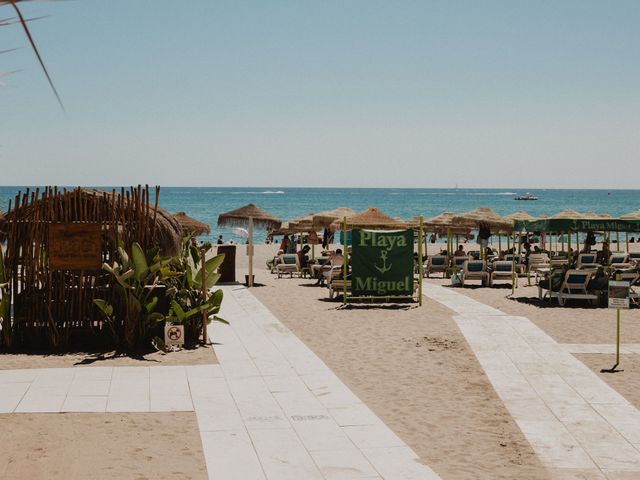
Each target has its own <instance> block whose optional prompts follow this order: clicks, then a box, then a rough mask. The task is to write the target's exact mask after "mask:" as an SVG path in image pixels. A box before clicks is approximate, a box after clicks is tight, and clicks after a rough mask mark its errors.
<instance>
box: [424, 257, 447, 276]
mask: <svg viewBox="0 0 640 480" xmlns="http://www.w3.org/2000/svg"><path fill="white" fill-rule="evenodd" d="M448 266H449V259H448V258H447V257H446V256H445V255H432V256H430V257H428V258H427V268H425V270H424V276H425V277H427V278H429V274H430V273H436V272H442V276H443V277H444V274H445V273H446V271H447V267H448Z"/></svg>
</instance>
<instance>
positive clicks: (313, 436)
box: [289, 414, 354, 452]
mask: <svg viewBox="0 0 640 480" xmlns="http://www.w3.org/2000/svg"><path fill="white" fill-rule="evenodd" d="M289 418H290V421H291V424H292V425H293V428H294V430H295V431H296V433H297V434H298V437H300V440H301V441H302V444H303V445H304V447H305V448H306V449H307V450H308V451H309V452H316V451H320V450H340V449H348V448H354V446H353V443H352V442H351V440H350V439H349V437H347V435H346V434H345V432H344V431H343V430H342V429H341V428H340V427H339V426H338V424H337V423H336V422H335V421H334V420H333V418H332V417H330V416H328V415H322V414H320V415H293V416H292V417H289Z"/></svg>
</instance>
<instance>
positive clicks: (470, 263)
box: [462, 260, 489, 286]
mask: <svg viewBox="0 0 640 480" xmlns="http://www.w3.org/2000/svg"><path fill="white" fill-rule="evenodd" d="M462 272H463V273H462V286H464V284H465V282H466V281H467V280H480V281H481V283H482V285H483V286H484V285H486V284H487V282H488V281H489V273H488V272H487V263H486V262H485V261H484V260H467V261H466V262H464V265H463V269H462Z"/></svg>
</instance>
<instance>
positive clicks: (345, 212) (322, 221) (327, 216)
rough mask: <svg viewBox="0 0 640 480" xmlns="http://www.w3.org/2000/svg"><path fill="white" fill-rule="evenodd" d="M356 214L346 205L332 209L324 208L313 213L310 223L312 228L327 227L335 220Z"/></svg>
mask: <svg viewBox="0 0 640 480" xmlns="http://www.w3.org/2000/svg"><path fill="white" fill-rule="evenodd" d="M355 214H356V212H355V210H352V209H351V208H347V207H338V208H334V209H333V210H324V211H322V212H319V213H316V214H315V215H313V219H312V223H313V227H314V228H329V225H331V224H332V223H333V222H335V221H336V220H340V219H344V218H345V217H352V216H354V215H355Z"/></svg>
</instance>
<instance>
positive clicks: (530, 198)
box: [514, 192, 538, 200]
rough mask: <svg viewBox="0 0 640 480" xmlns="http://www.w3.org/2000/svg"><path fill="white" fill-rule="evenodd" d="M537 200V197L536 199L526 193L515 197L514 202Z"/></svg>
mask: <svg viewBox="0 0 640 480" xmlns="http://www.w3.org/2000/svg"><path fill="white" fill-rule="evenodd" d="M537 199H538V197H536V196H535V195H531V194H530V193H529V192H527V193H525V194H524V195H519V196H517V197H515V199H514V200H537Z"/></svg>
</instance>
